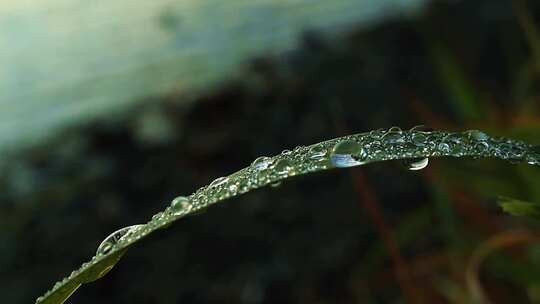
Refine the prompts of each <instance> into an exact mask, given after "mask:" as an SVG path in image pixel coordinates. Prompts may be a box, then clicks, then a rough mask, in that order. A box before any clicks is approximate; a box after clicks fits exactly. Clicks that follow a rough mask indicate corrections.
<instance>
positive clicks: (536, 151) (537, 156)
mask: <svg viewBox="0 0 540 304" xmlns="http://www.w3.org/2000/svg"><path fill="white" fill-rule="evenodd" d="M526 161H527V163H528V164H529V165H538V164H540V145H535V146H532V147H530V148H529V149H528V152H527V155H526Z"/></svg>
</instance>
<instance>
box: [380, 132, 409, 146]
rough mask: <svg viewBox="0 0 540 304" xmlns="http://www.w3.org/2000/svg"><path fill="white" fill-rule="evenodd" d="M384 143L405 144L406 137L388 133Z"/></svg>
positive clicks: (384, 137) (400, 134)
mask: <svg viewBox="0 0 540 304" xmlns="http://www.w3.org/2000/svg"><path fill="white" fill-rule="evenodd" d="M383 141H384V142H385V143H388V144H401V143H404V142H405V137H404V136H403V134H402V133H401V132H399V133H397V132H388V133H386V134H385V135H384V136H383Z"/></svg>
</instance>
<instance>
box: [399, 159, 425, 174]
mask: <svg viewBox="0 0 540 304" xmlns="http://www.w3.org/2000/svg"><path fill="white" fill-rule="evenodd" d="M404 164H405V166H406V167H407V169H408V170H411V171H417V170H422V169H424V168H425V167H427V166H428V164H429V158H427V157H426V158H413V159H408V160H405V161H404Z"/></svg>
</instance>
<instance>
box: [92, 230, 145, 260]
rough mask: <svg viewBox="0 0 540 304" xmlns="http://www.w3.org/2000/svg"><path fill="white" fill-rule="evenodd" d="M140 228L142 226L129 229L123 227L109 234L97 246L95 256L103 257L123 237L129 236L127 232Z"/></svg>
mask: <svg viewBox="0 0 540 304" xmlns="http://www.w3.org/2000/svg"><path fill="white" fill-rule="evenodd" d="M142 226H143V225H133V226H129V227H124V228H122V229H118V230H116V231H115V232H113V233H111V234H110V235H109V236H108V237H106V238H105V239H104V240H103V242H101V244H99V246H98V249H97V251H96V255H104V254H107V253H109V252H111V250H112V249H113V248H114V245H116V244H117V243H118V242H119V241H120V240H121V239H122V238H123V237H125V236H127V235H129V232H130V231H131V230H134V229H137V228H138V227H142Z"/></svg>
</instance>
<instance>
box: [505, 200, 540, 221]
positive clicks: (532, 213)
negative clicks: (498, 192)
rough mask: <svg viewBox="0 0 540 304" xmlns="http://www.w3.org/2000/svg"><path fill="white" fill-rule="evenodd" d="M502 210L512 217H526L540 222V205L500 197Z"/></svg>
mask: <svg viewBox="0 0 540 304" xmlns="http://www.w3.org/2000/svg"><path fill="white" fill-rule="evenodd" d="M499 205H500V206H501V208H502V209H503V210H504V211H505V212H506V213H509V214H511V215H515V216H526V217H530V218H534V219H537V220H540V204H538V203H531V202H526V201H521V200H517V199H514V198H509V197H504V196H502V197H499Z"/></svg>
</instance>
